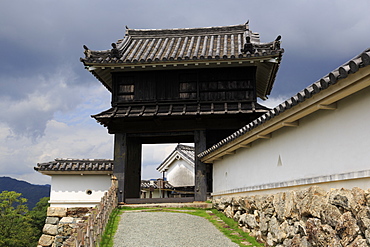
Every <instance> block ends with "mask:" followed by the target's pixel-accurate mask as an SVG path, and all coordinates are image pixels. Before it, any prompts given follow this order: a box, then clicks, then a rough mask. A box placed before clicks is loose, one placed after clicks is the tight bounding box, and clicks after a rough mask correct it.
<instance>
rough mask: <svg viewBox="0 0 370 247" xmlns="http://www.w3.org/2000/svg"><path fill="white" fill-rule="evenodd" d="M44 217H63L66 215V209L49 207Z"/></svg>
mask: <svg viewBox="0 0 370 247" xmlns="http://www.w3.org/2000/svg"><path fill="white" fill-rule="evenodd" d="M46 215H47V216H51V217H52V216H55V217H65V216H66V215H67V208H60V207H58V208H57V207H49V208H48V211H47V214H46Z"/></svg>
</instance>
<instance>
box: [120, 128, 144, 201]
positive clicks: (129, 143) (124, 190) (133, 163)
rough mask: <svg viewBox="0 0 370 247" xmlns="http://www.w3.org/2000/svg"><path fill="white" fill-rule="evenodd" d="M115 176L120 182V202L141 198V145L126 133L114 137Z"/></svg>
mask: <svg viewBox="0 0 370 247" xmlns="http://www.w3.org/2000/svg"><path fill="white" fill-rule="evenodd" d="M113 173H114V175H115V176H116V177H117V180H118V201H119V202H124V201H125V199H126V198H140V184H141V143H140V141H139V140H138V139H137V138H129V137H128V136H127V134H126V133H118V134H115V137H114V171H113Z"/></svg>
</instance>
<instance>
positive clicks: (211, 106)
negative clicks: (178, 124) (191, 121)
mask: <svg viewBox="0 0 370 247" xmlns="http://www.w3.org/2000/svg"><path fill="white" fill-rule="evenodd" d="M256 110H257V111H258V110H262V111H267V110H268V108H266V107H264V106H261V105H259V104H258V103H250V102H235V103H230V102H229V103H227V102H225V103H184V104H171V103H168V104H148V105H144V104H142V105H141V104H140V105H133V104H132V105H130V106H128V105H126V106H120V107H117V106H115V107H112V108H111V109H109V110H107V111H104V112H102V113H99V114H96V115H93V116H92V117H94V118H95V119H97V120H99V119H103V118H115V117H124V118H127V117H151V116H180V115H209V114H215V115H220V114H237V113H250V112H255V111H256Z"/></svg>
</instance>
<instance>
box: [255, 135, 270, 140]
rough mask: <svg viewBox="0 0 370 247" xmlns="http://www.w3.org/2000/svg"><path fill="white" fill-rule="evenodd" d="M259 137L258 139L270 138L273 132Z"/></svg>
mask: <svg viewBox="0 0 370 247" xmlns="http://www.w3.org/2000/svg"><path fill="white" fill-rule="evenodd" d="M257 138H258V139H270V138H271V134H267V135H257Z"/></svg>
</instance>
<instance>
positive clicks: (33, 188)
mask: <svg viewBox="0 0 370 247" xmlns="http://www.w3.org/2000/svg"><path fill="white" fill-rule="evenodd" d="M5 190H6V191H15V192H17V193H21V194H22V197H23V198H26V199H27V203H26V204H27V206H28V209H29V210H31V209H32V208H34V207H35V206H36V203H37V202H38V201H40V199H41V198H43V197H46V196H49V195H50V185H36V184H30V183H28V182H25V181H21V180H17V179H14V178H10V177H0V192H1V191H5Z"/></svg>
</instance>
